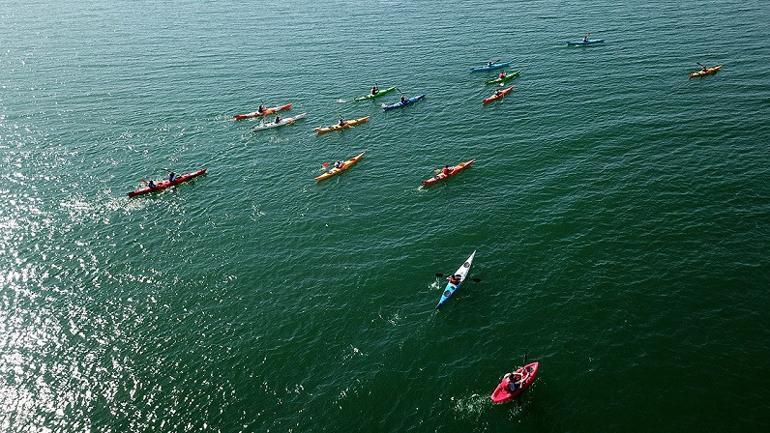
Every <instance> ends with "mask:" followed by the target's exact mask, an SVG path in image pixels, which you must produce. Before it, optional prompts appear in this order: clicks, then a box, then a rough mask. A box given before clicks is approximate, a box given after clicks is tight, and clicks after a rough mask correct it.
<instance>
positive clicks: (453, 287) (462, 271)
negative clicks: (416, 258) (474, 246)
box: [436, 250, 476, 309]
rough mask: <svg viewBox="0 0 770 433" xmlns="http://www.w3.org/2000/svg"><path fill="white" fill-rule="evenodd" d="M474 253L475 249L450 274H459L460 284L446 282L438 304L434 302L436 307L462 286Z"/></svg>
mask: <svg viewBox="0 0 770 433" xmlns="http://www.w3.org/2000/svg"><path fill="white" fill-rule="evenodd" d="M475 255H476V251H475V250H474V251H473V252H472V253H471V256H470V257H468V260H466V261H465V262H464V263H463V264H462V266H460V269H458V270H457V272H455V273H454V274H452V275H459V276H460V284H457V285H455V284H452V283H447V285H446V288H445V289H444V293H442V294H441V299H439V301H438V304H436V309H439V308H441V306H442V305H444V303H446V301H448V300H449V298H451V297H452V295H454V293H455V292H456V291H457V290H458V289H459V288H460V287H461V286H462V284H463V281H465V278H466V277H467V276H468V271H470V270H471V265H472V264H473V257H474V256H475Z"/></svg>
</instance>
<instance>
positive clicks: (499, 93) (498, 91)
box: [495, 89, 503, 97]
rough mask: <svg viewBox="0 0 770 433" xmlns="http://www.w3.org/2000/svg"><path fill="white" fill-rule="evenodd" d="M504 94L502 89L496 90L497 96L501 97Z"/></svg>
mask: <svg viewBox="0 0 770 433" xmlns="http://www.w3.org/2000/svg"><path fill="white" fill-rule="evenodd" d="M502 94H503V92H502V91H501V90H500V89H497V90H495V96H497V97H500V95H502Z"/></svg>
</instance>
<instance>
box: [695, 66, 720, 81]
mask: <svg viewBox="0 0 770 433" xmlns="http://www.w3.org/2000/svg"><path fill="white" fill-rule="evenodd" d="M720 69H722V65H716V66H713V67H711V68H706V70H703V69H701V70H700V71H695V72H690V78H700V77H705V76H706V75H713V74H716V73H717V72H719V70H720Z"/></svg>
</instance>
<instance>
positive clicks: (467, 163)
mask: <svg viewBox="0 0 770 433" xmlns="http://www.w3.org/2000/svg"><path fill="white" fill-rule="evenodd" d="M474 162H476V160H475V159H471V160H470V161H465V162H461V163H459V164H457V165H455V166H454V167H452V168H451V169H450V170H451V171H450V172H449V174H447V175H445V174H444V173H439V174H437V175H435V176H433V177H432V178H430V179H426V180H424V181H422V186H431V185H433V184H435V183H437V182H441V181H442V180H444V179H447V178H450V177H452V176H454V175H456V174H457V173H459V172H461V171H463V170H465V169H466V168H470V167H471V166H472V165H473V163H474Z"/></svg>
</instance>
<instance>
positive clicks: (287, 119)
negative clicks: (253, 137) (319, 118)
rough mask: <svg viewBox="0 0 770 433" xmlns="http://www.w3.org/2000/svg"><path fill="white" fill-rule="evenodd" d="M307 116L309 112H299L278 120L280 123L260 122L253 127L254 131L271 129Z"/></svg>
mask: <svg viewBox="0 0 770 433" xmlns="http://www.w3.org/2000/svg"><path fill="white" fill-rule="evenodd" d="M305 117H307V113H302V114H297V115H296V116H294V117H285V118H283V119H281V120H280V121H278V123H275V122H264V123H260V124H259V125H257V126H255V127H254V128H252V131H262V130H264V129H271V128H277V127H279V126H285V125H291V124H292V123H294V122H296V121H297V120H300V119H304V118H305Z"/></svg>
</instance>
